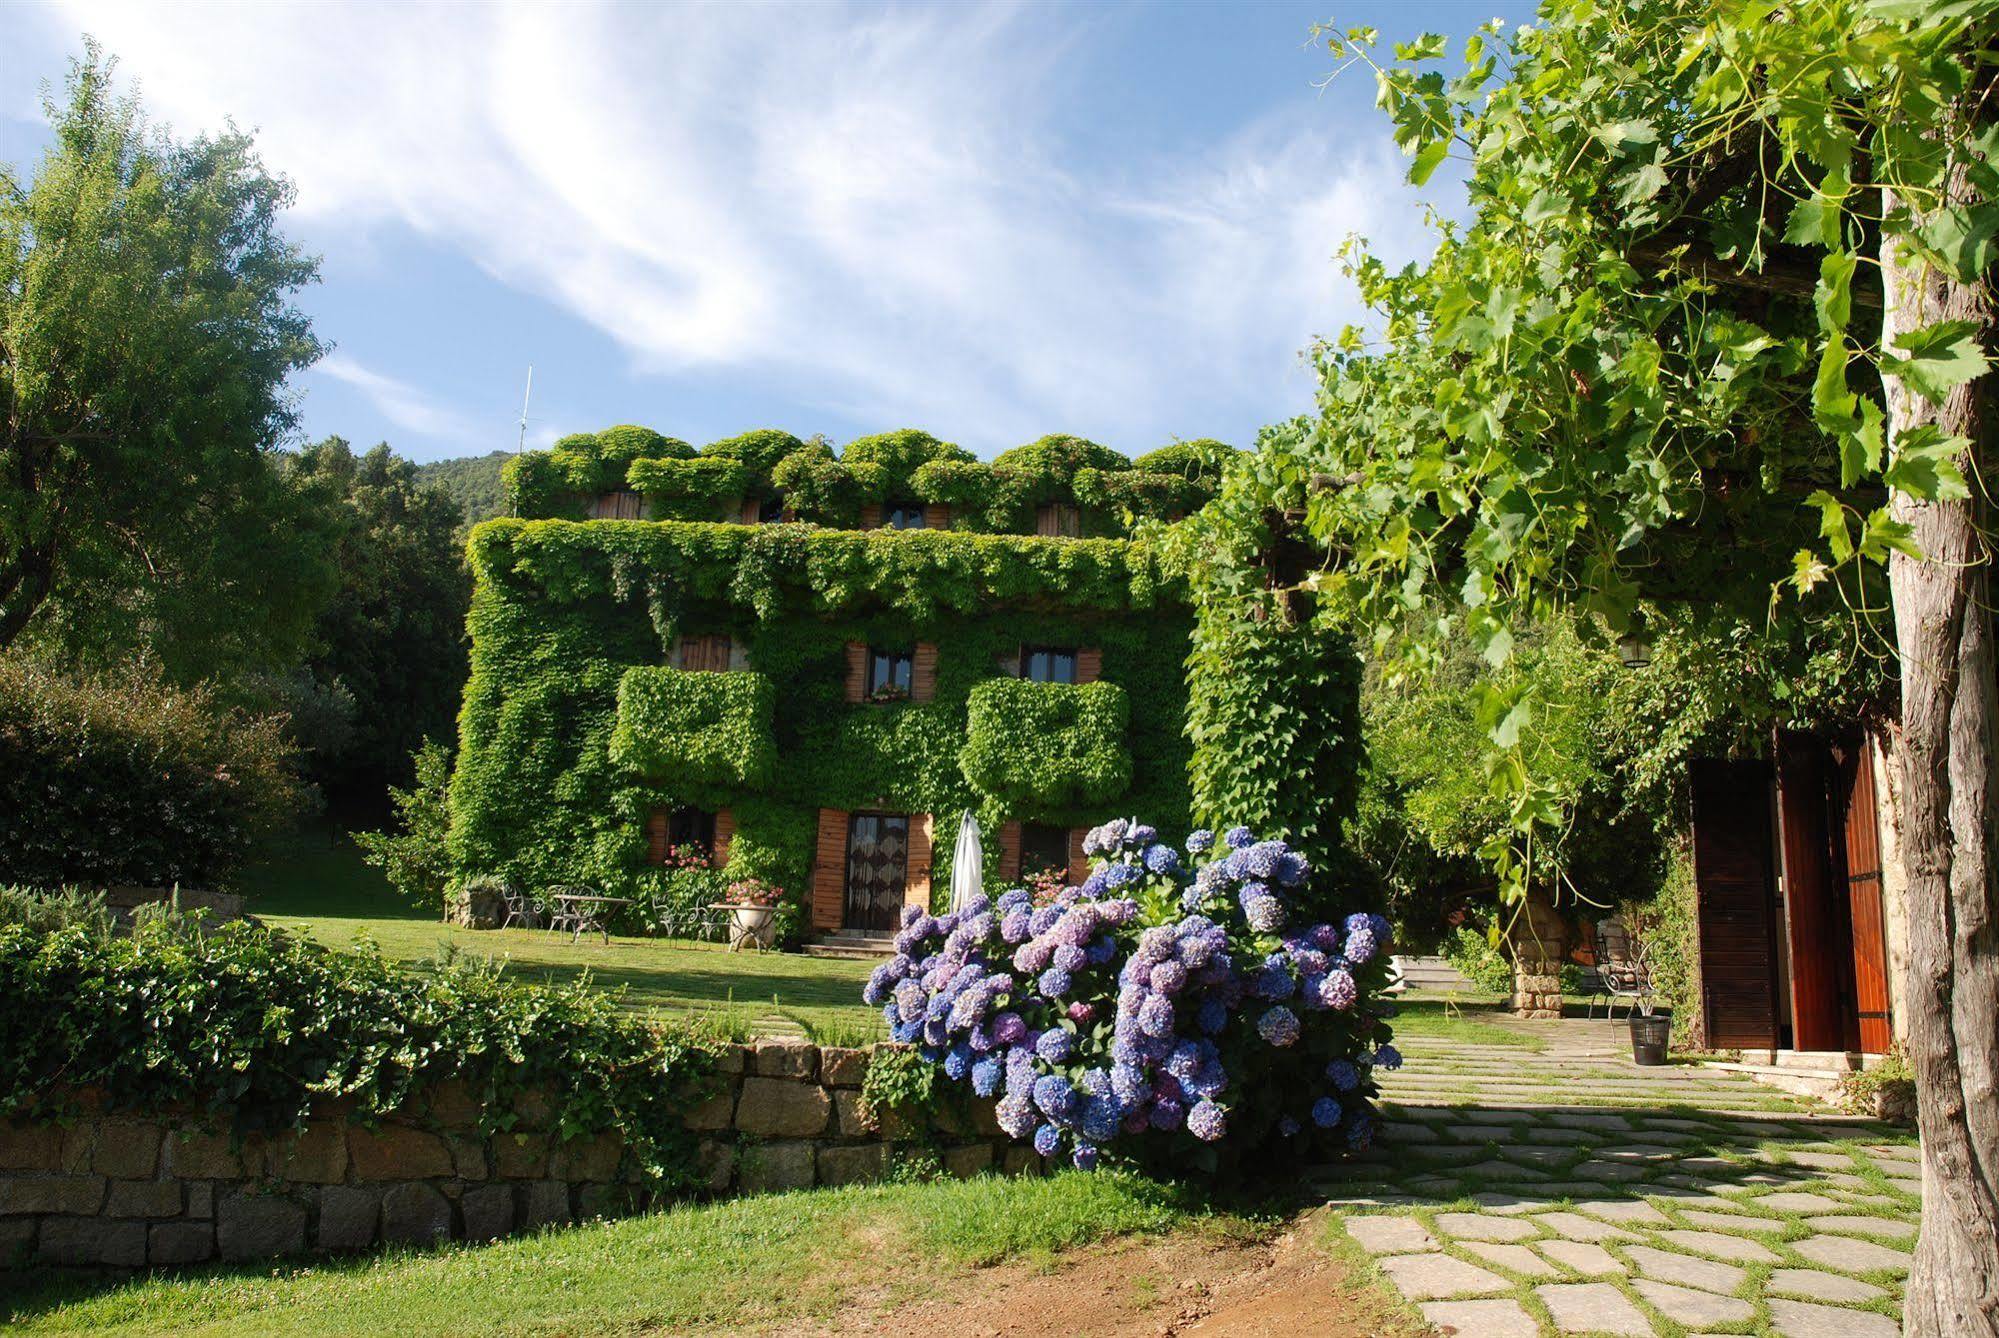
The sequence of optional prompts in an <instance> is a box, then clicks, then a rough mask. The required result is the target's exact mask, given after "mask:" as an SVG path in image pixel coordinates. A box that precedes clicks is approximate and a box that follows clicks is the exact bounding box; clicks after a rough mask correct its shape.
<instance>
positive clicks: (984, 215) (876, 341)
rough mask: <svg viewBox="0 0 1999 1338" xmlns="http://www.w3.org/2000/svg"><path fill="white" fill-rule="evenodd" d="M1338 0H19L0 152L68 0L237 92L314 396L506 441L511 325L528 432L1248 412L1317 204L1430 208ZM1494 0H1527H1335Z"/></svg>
mask: <svg viewBox="0 0 1999 1338" xmlns="http://www.w3.org/2000/svg"><path fill="white" fill-rule="evenodd" d="M1326 3H1327V0H1318V2H1317V3H1307V4H1294V3H1289V2H1288V0H1270V2H1269V3H1264V4H1227V5H1207V4H1194V3H1182V4H1164V3H1150V4H1148V3H1121V4H1120V3H1111V4H1092V5H1081V4H1072V5H1063V4H1025V3H1022V4H992V5H986V4H975V3H958V4H949V5H936V6H923V5H866V4H861V5H839V4H830V3H829V4H815V5H811V6H779V5H754V4H731V5H727V6H694V5H685V6H664V5H658V6H654V5H647V6H637V5H631V6H592V5H587V4H580V3H578V4H568V5H560V6H558V5H538V6H493V7H474V6H469V5H446V6H436V7H427V6H423V5H417V4H407V5H405V4H398V5H394V6H389V5H378V4H371V5H359V4H356V5H346V6H341V5H334V4H331V3H321V4H310V5H303V4H302V5H273V4H260V5H240V4H214V3H211V4H163V3H118V4H104V3H64V4H47V5H28V4H18V5H9V6H6V7H0V158H4V159H6V160H7V161H9V162H11V163H14V164H15V165H16V166H17V167H27V166H28V165H29V164H31V163H32V161H33V160H34V159H35V158H36V157H38V156H39V154H40V152H41V149H42V145H43V144H44V143H45V132H44V130H43V128H42V118H41V114H40V110H39V106H38V97H37V88H38V85H39V84H40V83H41V82H42V81H43V80H52V81H55V80H59V79H60V77H61V74H62V71H63V69H64V65H65V62H66V60H67V58H68V57H69V56H70V55H71V54H73V53H74V52H75V51H77V50H78V49H79V48H80V35H81V34H82V33H85V32H89V33H92V34H94V35H96V36H97V37H98V38H100V39H101V40H102V41H103V42H104V44H105V45H106V47H107V48H108V49H109V50H110V51H111V52H112V53H113V54H114V55H116V56H117V57H118V58H119V59H120V62H121V64H120V70H121V73H122V75H123V76H124V77H126V78H128V79H131V80H135V81H137V82H138V83H139V84H140V86H141V89H142V92H143V95H144V98H145V101H146V103H147V105H148V107H149V108H150V109H151V111H152V112H153V114H154V115H155V117H156V118H157V119H160V120H164V121H166V122H168V123H170V124H171V125H172V126H173V127H174V128H175V129H176V131H179V132H191V131H194V130H198V129H204V128H210V127H214V126H219V125H220V124H221V123H222V121H223V118H224V117H233V118H234V119H235V120H236V121H237V122H238V123H239V124H241V125H244V126H248V127H255V128H256V129H257V130H258V132H259V142H260V144H261V146H262V149H263V152H264V154H265V157H266V159H267V161H268V162H269V164H270V165H271V166H272V167H273V168H275V169H277V170H280V171H283V172H284V173H286V174H287V175H289V176H290V177H291V178H292V179H293V180H294V181H295V182H296V183H297V186H298V190H299V201H298V205H297V208H296V209H295V210H294V211H293V215H292V217H291V219H290V220H289V222H288V229H289V231H290V232H291V233H292V234H293V235H294V236H295V237H297V238H299V239H300V240H301V241H303V242H304V243H305V244H306V245H307V246H308V247H310V248H311V249H312V250H314V251H316V252H317V253H319V254H320V255H321V256H322V257H323V280H322V282H321V284H320V285H319V286H317V287H316V288H314V289H313V290H312V291H311V292H309V293H308V294H307V295H306V297H305V299H304V301H305V305H306V307H307V309H308V310H309V311H310V313H311V314H312V316H313V319H314V324H315V327H316V328H317V329H318V330H319V332H320V334H321V335H322V336H323V337H324V338H327V339H329V340H331V341H332V342H333V343H334V344H335V345H337V348H336V351H335V352H334V353H333V355H332V356H330V357H329V358H328V359H326V361H325V362H323V363H322V364H320V365H319V366H318V367H316V368H314V369H313V370H312V371H310V372H308V373H307V374H305V375H304V376H303V377H301V378H300V380H299V383H298V389H299V391H300V393H301V395H302V399H303V414H304V425H305V430H306V432H307V434H308V435H310V436H314V437H317V436H321V435H325V434H327V433H336V432H337V433H339V434H341V435H343V436H346V437H348V438H350V439H352V440H355V441H357V442H360V443H364V444H365V443H372V442H374V441H376V440H382V439H386V440H388V441H390V442H392V443H393V444H394V445H395V446H396V448H397V449H398V450H400V451H402V452H403V453H405V454H407V455H409V456H411V457H413V458H416V459H419V460H429V459H437V458H441V457H444V456H451V455H464V454H471V453H478V452H484V451H488V450H493V449H498V448H511V447H512V446H513V444H514V438H515V432H516V428H515V420H516V419H517V417H518V416H519V412H520V398H521V389H522V380H523V378H524V376H525V373H526V369H527V366H528V365H529V364H530V363H532V364H533V365H534V368H535V393H534V405H533V408H532V410H531V415H530V422H529V430H528V438H529V443H530V445H534V444H545V443H546V442H547V441H549V440H551V439H553V438H554V437H555V436H558V435H561V434H562V433H565V432H572V431H579V430H587V429H591V428H596V427H602V426H606V425H608V424H611V423H618V422H637V423H644V424H647V425H648V426H651V427H655V428H657V429H659V430H660V431H663V432H666V433H669V434H671V435H674V436H679V437H683V438H686V439H687V440H689V441H693V442H696V443H697V444H698V443H702V442H706V441H710V440H714V439H715V438H718V437H722V436H727V435H730V434H733V433H735V432H739V431H743V430H745V429H748V428H752V427H766V426H769V427H783V428H787V429H789V430H791V431H793V432H796V433H798V434H799V435H801V436H804V435H809V434H811V433H813V432H823V433H825V434H826V435H827V436H828V437H830V438H832V439H834V440H835V441H845V440H847V439H849V438H851V437H854V436H857V435H860V434H862V433H866V432H875V431H883V430H886V429H889V428H895V427H923V428H926V429H928V430H930V431H932V432H935V433H936V434H937V435H939V436H942V437H945V438H947V439H949V440H954V441H958V442H961V443H962V444H964V445H966V446H968V447H971V448H972V449H974V450H976V451H978V452H979V453H980V454H981V455H987V456H990V455H991V454H993V453H994V452H996V451H999V450H1003V449H1005V448H1006V447H1007V446H1010V445H1014V444H1017V443H1019V442H1022V441H1026V440H1030V439H1032V438H1034V437H1037V436H1040V435H1042V434H1043V433H1047V432H1074V433H1079V434H1081V435H1084V436H1088V437H1091V438H1094V439H1095V440H1098V441H1102V442H1104V443H1106V444H1108V445H1113V446H1117V447H1119V448H1120V449H1123V450H1126V451H1128V452H1133V453H1136V452H1139V451H1143V450H1148V449H1150V448H1152V447H1154V446H1158V445H1161V444H1164V443H1165V442H1167V441H1169V440H1171V439H1173V438H1176V437H1180V438H1187V437H1198V436H1214V437H1220V438H1223V439H1224V440H1228V441H1232V442H1235V443H1237V444H1247V443H1248V442H1249V441H1250V440H1251V439H1252V437H1253V435H1254V433H1255V430H1256V428H1257V427H1258V426H1259V425H1260V424H1263V423H1266V422H1269V421H1272V420H1274V419H1278V418H1282V417H1285V416H1287V415H1289V414H1292V413H1295V412H1298V411H1299V410H1301V409H1303V408H1305V407H1307V406H1308V405H1309V404H1310V400H1311V389H1312V387H1311V381H1310V378H1309V377H1308V375H1307V374H1306V372H1305V369H1304V367H1303V365H1302V363H1301V360H1300V356H1299V355H1300V350H1301V349H1303V348H1304V347H1305V346H1306V345H1307V344H1308V343H1309V342H1310V341H1311V339H1312V338H1313V336H1314V335H1318V334H1330V333H1333V332H1334V331H1336V330H1338V329H1339V327H1340V326H1342V325H1343V324H1345V323H1347V322H1348V321H1350V320H1353V319H1355V318H1357V316H1358V315H1359V313H1358V311H1357V308H1356V306H1355V303H1354V299H1353V295H1352V293H1351V291H1350V290H1349V289H1348V288H1347V287H1346V285H1345V284H1344V283H1343V282H1342V281H1341V279H1340V278H1339V274H1338V269H1337V266H1336V265H1335V263H1334V261H1333V259H1332V253H1333V250H1334V248H1335V247H1336V246H1337V245H1338V244H1339V242H1340V241H1341V239H1342V238H1343V237H1345V236H1346V235H1347V234H1349V233H1352V232H1360V233H1363V234H1365V235H1367V236H1368V237H1370V238H1371V239H1372V240H1373V241H1374V242H1375V244H1376V245H1377V248H1378V249H1379V250H1381V251H1382V252H1383V253H1384V254H1386V255H1388V256H1390V257H1391V258H1395V259H1404V258H1414V257H1416V256H1419V255H1420V254H1422V253H1423V252H1424V251H1425V250H1427V248H1428V244H1429V243H1428V240H1427V238H1426V236H1425V234H1424V231H1423V229H1422V225H1421V215H1420V202H1419V200H1418V197H1417V196H1416V195H1415V193H1413V192H1411V191H1410V190H1409V189H1408V188H1407V187H1406V186H1404V185H1403V184H1402V181H1401V172H1402V166H1403V165H1402V162H1401V160H1400V158H1399V156H1398V155H1397V153H1396V151H1395V149H1394V146H1393V144H1392V143H1391V142H1390V141H1389V138H1388V135H1387V130H1386V123H1385V121H1384V120H1383V118H1382V117H1381V115H1380V114H1379V113H1378V112H1376V111H1375V110H1374V109H1373V97H1374V87H1373V83H1372V80H1371V78H1369V77H1368V76H1367V75H1366V74H1365V72H1358V73H1349V74H1348V75H1346V76H1344V77H1343V78H1341V79H1340V80H1338V81H1336V82H1335V83H1334V84H1333V85H1332V86H1330V87H1328V88H1323V89H1322V88H1320V87H1319V86H1318V83H1319V81H1321V80H1322V79H1323V78H1324V76H1325V75H1326V74H1327V73H1328V72H1329V71H1330V70H1331V68H1332V61H1331V58H1330V57H1329V56H1328V54H1327V53H1326V51H1325V50H1324V49H1323V47H1314V46H1311V45H1308V43H1307V35H1308V33H1309V30H1310V27H1311V25H1312V23H1313V21H1314V20H1315V19H1324V18H1327V17H1329V13H1328V10H1327V9H1326V7H1325V6H1326ZM1493 16H1502V17H1504V18H1506V19H1507V20H1508V21H1509V22H1517V21H1521V20H1524V19H1526V18H1529V17H1531V7H1529V6H1525V5H1519V4H1508V3H1501V4H1494V3H1491V0H1486V3H1482V4H1478V5H1472V4H1462V3H1445V2H1440V3H1394V2H1393V0H1353V2H1352V3H1350V4H1349V5H1347V6H1346V7H1344V8H1341V9H1339V10H1338V18H1339V20H1340V22H1341V23H1343V24H1353V23H1370V24H1374V25H1376V26H1378V27H1380V28H1381V29H1382V31H1383V34H1384V36H1385V37H1395V36H1406V35H1408V34H1410V33H1413V32H1416V31H1420V30H1423V29H1434V30H1438V31H1444V32H1448V33H1451V34H1453V35H1454V36H1456V35H1462V34H1463V33H1465V32H1466V31H1468V30H1469V29H1470V28H1472V27H1473V26H1474V25H1476V24H1477V23H1479V22H1481V21H1483V20H1484V19H1487V18H1490V17H1493ZM1443 175H1444V174H1440V176H1439V179H1438V181H1439V182H1441V181H1442V179H1443ZM1449 191H1450V187H1449V186H1448V185H1441V186H1440V185H1439V184H1438V183H1433V186H1432V192H1433V195H1432V201H1431V202H1432V203H1437V204H1440V205H1441V206H1443V207H1446V208H1448V207H1449V205H1450V200H1449V198H1448V193H1449Z"/></svg>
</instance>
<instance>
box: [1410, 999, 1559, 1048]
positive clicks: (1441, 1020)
mask: <svg viewBox="0 0 1999 1338" xmlns="http://www.w3.org/2000/svg"><path fill="white" fill-rule="evenodd" d="M1456 1007H1457V1012H1458V1016H1456V1017H1452V1016H1449V1015H1447V1014H1446V1012H1445V1005H1444V1001H1443V1000H1441V999H1403V1000H1400V1001H1398V1002H1397V1003H1396V1005H1395V1019H1394V1023H1395V1039H1396V1041H1397V1042H1398V1043H1400V1042H1402V1041H1405V1040H1409V1039H1411V1038H1414V1037H1422V1038H1423V1039H1425V1040H1433V1041H1450V1042H1453V1043H1456V1044H1459V1045H1508V1046H1512V1047H1514V1048H1515V1049H1518V1050H1543V1049H1546V1048H1547V1044H1548V1042H1547V1041H1546V1040H1545V1039H1544V1038H1542V1037H1540V1036H1537V1035H1534V1034H1533V1033H1531V1032H1525V1031H1521V1030H1519V1029H1518V1028H1515V1027H1508V1026H1504V1025H1501V1024H1500V1023H1497V1022H1492V1021H1487V1020H1486V1019H1488V1018H1494V1017H1500V1016H1503V1015H1504V1014H1505V1012H1506V1008H1505V1005H1503V1004H1499V1003H1482V1002H1481V1003H1459V1004H1457V1005H1456Z"/></svg>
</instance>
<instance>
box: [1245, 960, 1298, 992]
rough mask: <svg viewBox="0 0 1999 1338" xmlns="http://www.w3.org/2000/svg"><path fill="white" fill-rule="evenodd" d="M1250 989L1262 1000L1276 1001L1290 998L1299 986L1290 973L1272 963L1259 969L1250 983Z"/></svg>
mask: <svg viewBox="0 0 1999 1338" xmlns="http://www.w3.org/2000/svg"><path fill="white" fill-rule="evenodd" d="M1250 988H1251V989H1252V990H1254V991H1256V993H1257V994H1258V995H1259V996H1261V997H1262V998H1265V999H1273V1000H1274V999H1288V998H1290V997H1291V991H1292V990H1293V989H1295V988H1297V985H1296V982H1295V981H1293V980H1292V979H1291V973H1290V972H1289V971H1286V970H1285V969H1284V968H1283V967H1282V966H1279V965H1277V964H1276V963H1274V962H1271V963H1266V964H1265V965H1263V966H1261V967H1258V968H1257V972H1256V975H1255V977H1254V978H1253V979H1252V980H1251V982H1250Z"/></svg>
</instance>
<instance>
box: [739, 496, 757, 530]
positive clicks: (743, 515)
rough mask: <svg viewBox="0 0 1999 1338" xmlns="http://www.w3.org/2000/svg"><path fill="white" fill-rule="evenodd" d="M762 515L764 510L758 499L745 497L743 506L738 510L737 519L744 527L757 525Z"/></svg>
mask: <svg viewBox="0 0 1999 1338" xmlns="http://www.w3.org/2000/svg"><path fill="white" fill-rule="evenodd" d="M760 514H762V508H761V507H760V506H759V505H758V503H757V499H756V498H754V497H745V498H744V499H743V504H742V505H741V506H740V507H738V508H736V519H737V520H738V521H740V522H741V523H742V524H744V525H754V524H756V523H757V517H758V516H759V515H760Z"/></svg>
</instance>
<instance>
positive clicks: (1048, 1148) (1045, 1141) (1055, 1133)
mask: <svg viewBox="0 0 1999 1338" xmlns="http://www.w3.org/2000/svg"><path fill="white" fill-rule="evenodd" d="M1061 1146H1062V1131H1061V1130H1060V1129H1057V1128H1056V1127H1055V1126H1054V1125H1052V1124H1044V1125H1042V1126H1041V1127H1040V1128H1039V1129H1036V1130H1035V1131H1034V1150H1035V1151H1036V1152H1039V1153H1040V1154H1041V1155H1042V1156H1044V1157H1052V1156H1054V1155H1055V1153H1056V1150H1057V1149H1059V1148H1060V1147H1061Z"/></svg>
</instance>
